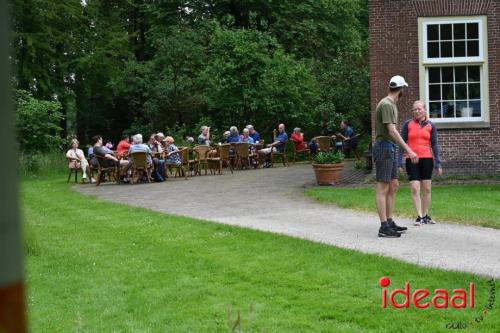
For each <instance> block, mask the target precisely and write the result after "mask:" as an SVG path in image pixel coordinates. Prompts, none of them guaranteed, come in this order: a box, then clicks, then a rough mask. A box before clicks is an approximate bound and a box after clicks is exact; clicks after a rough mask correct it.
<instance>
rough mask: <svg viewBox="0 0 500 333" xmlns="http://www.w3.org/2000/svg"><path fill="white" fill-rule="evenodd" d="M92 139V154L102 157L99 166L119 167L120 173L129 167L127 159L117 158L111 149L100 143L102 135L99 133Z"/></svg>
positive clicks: (123, 172)
mask: <svg viewBox="0 0 500 333" xmlns="http://www.w3.org/2000/svg"><path fill="white" fill-rule="evenodd" d="M92 141H93V142H94V147H93V151H92V152H93V155H97V156H99V157H102V158H103V159H101V161H102V165H101V166H102V167H103V168H110V167H119V169H120V174H125V173H126V171H127V170H128V168H129V162H128V161H127V160H118V158H116V156H115V154H114V153H113V151H112V150H110V149H109V148H107V147H105V146H103V145H102V137H101V136H100V135H96V136H94V137H93V138H92ZM100 163H101V162H100ZM124 180H126V179H124Z"/></svg>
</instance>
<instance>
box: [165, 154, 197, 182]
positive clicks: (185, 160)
mask: <svg viewBox="0 0 500 333" xmlns="http://www.w3.org/2000/svg"><path fill="white" fill-rule="evenodd" d="M179 157H180V159H181V164H180V165H172V164H170V165H167V157H166V155H165V157H164V159H165V169H167V168H169V169H170V170H175V173H174V177H177V175H178V176H179V177H184V178H186V179H187V171H189V166H190V164H191V160H190V159H189V148H187V147H186V148H179ZM193 162H194V161H193ZM186 167H187V171H186ZM166 174H167V170H165V175H166Z"/></svg>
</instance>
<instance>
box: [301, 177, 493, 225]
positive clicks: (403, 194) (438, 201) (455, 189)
mask: <svg viewBox="0 0 500 333" xmlns="http://www.w3.org/2000/svg"><path fill="white" fill-rule="evenodd" d="M305 195H306V196H307V197H309V198H311V199H313V200H317V201H320V202H324V203H332V204H336V205H339V206H340V207H345V208H352V209H360V210H364V211H371V212H376V207H375V189H374V188H373V187H370V188H331V187H329V188H325V187H315V188H310V189H307V190H306V191H305ZM395 214H396V215H399V216H405V217H410V218H415V217H416V215H417V214H416V213H415V208H414V207H413V202H412V200H411V192H410V188H409V187H408V186H402V187H400V189H399V191H398V194H397V197H396V207H395ZM430 215H431V216H432V218H433V219H435V220H437V221H439V222H441V221H442V222H450V223H459V224H468V225H479V226H484V227H491V228H496V229H500V185H440V186H433V188H432V203H431V209H430Z"/></svg>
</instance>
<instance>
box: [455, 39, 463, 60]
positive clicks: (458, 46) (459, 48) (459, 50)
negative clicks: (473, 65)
mask: <svg viewBox="0 0 500 333" xmlns="http://www.w3.org/2000/svg"><path fill="white" fill-rule="evenodd" d="M453 51H454V53H453V56H454V57H465V42H454V43H453Z"/></svg>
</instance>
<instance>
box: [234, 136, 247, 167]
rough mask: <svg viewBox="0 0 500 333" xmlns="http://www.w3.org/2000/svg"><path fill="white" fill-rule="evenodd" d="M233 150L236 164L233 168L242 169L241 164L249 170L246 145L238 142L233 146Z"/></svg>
mask: <svg viewBox="0 0 500 333" xmlns="http://www.w3.org/2000/svg"><path fill="white" fill-rule="evenodd" d="M234 150H235V152H236V162H235V166H236V167H239V168H240V169H243V164H244V165H245V166H246V167H247V168H249V167H250V155H249V152H248V143H246V142H240V143H236V144H235V145H234Z"/></svg>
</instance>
